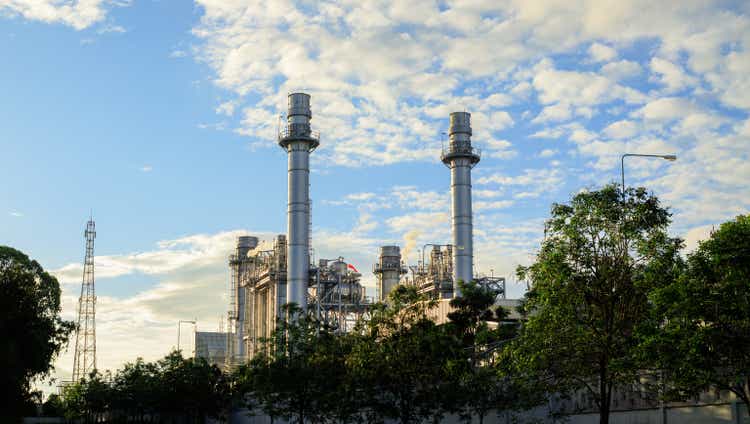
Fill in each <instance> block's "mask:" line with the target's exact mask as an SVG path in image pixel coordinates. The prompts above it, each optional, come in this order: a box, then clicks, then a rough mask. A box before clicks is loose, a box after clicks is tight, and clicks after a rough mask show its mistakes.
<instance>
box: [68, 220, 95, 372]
mask: <svg viewBox="0 0 750 424" xmlns="http://www.w3.org/2000/svg"><path fill="white" fill-rule="evenodd" d="M84 236H85V237H86V259H85V260H84V262H83V281H82V283H81V297H80V298H79V299H78V328H77V329H76V351H75V357H74V359H73V381H75V382H77V381H79V380H80V379H81V378H85V377H87V376H88V375H89V373H90V372H91V371H93V370H94V369H96V294H95V292H94V238H95V237H96V227H95V225H94V219H93V218H90V219H89V221H88V222H87V223H86V231H85V232H84Z"/></svg>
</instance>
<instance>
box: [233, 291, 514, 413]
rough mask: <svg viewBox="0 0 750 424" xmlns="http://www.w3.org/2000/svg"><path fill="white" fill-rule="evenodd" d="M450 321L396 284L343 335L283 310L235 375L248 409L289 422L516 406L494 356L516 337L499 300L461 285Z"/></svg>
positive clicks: (509, 384) (293, 310)
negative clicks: (266, 337)
mask: <svg viewBox="0 0 750 424" xmlns="http://www.w3.org/2000/svg"><path fill="white" fill-rule="evenodd" d="M460 286H461V292H462V297H460V298H456V299H453V300H452V301H451V305H453V307H454V308H455V311H454V312H452V313H450V315H449V318H450V319H451V320H450V322H449V323H447V324H443V325H437V324H436V323H435V322H434V321H433V320H432V319H430V318H429V316H428V310H429V308H431V307H432V306H434V301H428V300H426V299H424V298H422V297H421V296H420V295H419V294H418V293H417V290H416V288H415V287H413V286H398V287H396V288H395V289H394V291H393V292H392V293H391V294H390V296H389V298H388V302H387V303H386V304H378V305H376V306H375V307H374V309H373V310H372V311H371V316H370V318H369V319H367V320H362V321H361V322H359V323H358V324H357V326H356V327H355V330H354V331H352V332H350V333H348V334H341V335H339V334H335V333H334V332H332V331H331V329H329V328H326V327H325V325H323V324H322V323H320V322H317V321H315V320H314V319H313V318H311V317H309V316H307V315H305V314H302V313H301V312H300V311H299V310H298V309H296V308H295V307H294V306H291V307H288V309H287V316H291V317H294V318H293V319H291V320H282V321H280V322H279V325H278V326H277V328H276V331H275V332H274V334H273V336H272V337H271V339H270V340H268V342H267V343H266V345H265V348H264V349H263V351H261V352H260V353H258V354H257V355H256V356H255V357H254V358H253V360H252V361H250V363H248V364H247V365H245V366H243V367H241V368H240V369H239V370H238V371H237V372H236V374H235V379H234V380H235V384H236V386H235V390H236V391H237V392H238V393H243V394H245V397H244V400H245V402H246V406H247V407H248V408H249V409H251V410H255V411H258V412H262V413H264V414H266V415H269V416H271V417H272V418H284V419H286V420H290V421H291V422H296V423H324V422H337V423H352V422H382V421H383V420H385V419H390V420H396V421H398V422H402V423H411V422H421V421H424V420H429V421H432V422H439V421H440V419H441V417H443V416H444V415H446V414H448V413H453V414H459V415H462V416H464V417H466V418H467V419H470V417H480V421H481V420H482V419H483V418H484V417H485V416H486V415H487V414H488V413H489V412H490V411H491V410H492V409H495V408H498V407H500V406H502V405H510V404H511V403H514V402H516V401H517V400H518V396H517V394H518V393H519V391H518V390H519V389H518V388H516V387H513V384H512V382H511V381H510V380H503V379H500V378H498V374H497V371H496V369H495V362H494V361H495V359H496V357H497V355H496V354H495V353H494V352H495V349H496V348H497V346H498V345H499V344H501V343H502V342H504V341H507V340H510V339H512V338H513V337H515V336H516V332H517V327H516V326H515V325H513V324H510V325H503V318H504V317H505V314H506V311H504V310H503V309H502V308H496V307H495V306H494V304H495V300H496V298H497V296H498V294H499V293H498V292H497V291H495V290H493V289H491V288H488V287H484V286H480V285H478V284H477V283H474V282H472V283H468V284H460Z"/></svg>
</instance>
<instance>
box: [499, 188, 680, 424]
mask: <svg viewBox="0 0 750 424" xmlns="http://www.w3.org/2000/svg"><path fill="white" fill-rule="evenodd" d="M551 215H552V216H551V218H550V219H549V220H548V221H547V222H546V225H545V234H546V236H545V238H544V240H543V241H542V244H541V248H540V251H539V253H538V255H537V258H536V260H535V262H534V263H533V264H532V265H530V266H528V267H519V269H518V276H519V278H521V279H525V280H527V281H529V282H530V283H531V288H530V290H529V292H528V293H527V295H526V305H525V310H526V311H527V312H530V314H529V316H528V321H527V322H526V324H525V325H524V326H523V328H522V329H521V332H520V337H519V339H518V340H516V341H515V342H514V343H513V344H514V346H513V349H514V352H513V355H512V360H513V363H514V365H515V366H516V368H517V369H518V370H519V375H520V376H525V377H527V378H528V380H529V381H532V382H533V383H535V384H537V387H538V388H539V389H541V390H544V391H545V392H547V393H556V392H557V393H573V392H576V391H580V390H583V391H586V392H588V393H589V395H590V396H591V398H593V400H594V404H595V405H596V407H597V409H598V411H599V415H600V420H599V422H600V423H602V424H606V423H608V422H609V413H610V405H611V400H612V392H613V389H614V388H615V387H617V386H618V385H621V384H629V383H635V382H637V381H638V377H639V369H640V368H639V365H640V364H639V363H638V362H637V360H636V357H637V355H636V353H637V345H638V340H639V339H638V336H637V333H638V331H640V329H641V327H644V326H648V325H650V324H651V323H652V322H651V320H650V314H651V311H650V304H649V302H648V294H649V293H650V292H651V291H652V290H653V289H655V288H658V287H662V286H664V285H667V284H668V283H669V282H671V281H673V280H674V279H675V278H676V277H677V275H678V274H679V271H680V259H679V249H680V248H681V244H682V243H681V241H680V240H679V239H675V238H670V237H668V235H667V232H666V231H667V227H668V225H669V222H670V214H669V212H668V210H667V209H665V208H664V207H662V206H661V205H660V203H659V200H658V199H657V198H656V197H654V196H653V195H649V194H648V193H647V192H646V190H645V189H644V188H638V189H629V190H628V191H627V192H626V193H622V192H621V191H620V190H619V189H618V188H617V187H616V186H615V185H608V186H605V187H604V188H602V189H601V190H598V191H585V192H581V193H579V194H576V195H575V196H573V198H572V200H571V202H570V203H569V204H554V205H553V207H552V213H551Z"/></svg>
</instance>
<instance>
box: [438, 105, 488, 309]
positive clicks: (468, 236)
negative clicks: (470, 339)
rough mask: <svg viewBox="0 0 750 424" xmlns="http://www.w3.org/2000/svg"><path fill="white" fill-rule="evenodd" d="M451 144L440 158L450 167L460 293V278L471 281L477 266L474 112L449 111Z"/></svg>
mask: <svg viewBox="0 0 750 424" xmlns="http://www.w3.org/2000/svg"><path fill="white" fill-rule="evenodd" d="M449 138H450V139H449V143H448V146H447V147H446V148H444V149H443V152H442V155H441V159H442V161H443V163H444V164H445V165H446V166H448V168H450V170H451V224H452V230H453V296H454V297H458V296H460V295H461V293H460V291H459V289H458V280H463V281H465V282H466V281H471V280H472V279H473V272H472V267H473V265H474V263H473V262H474V246H473V240H472V231H473V229H472V212H471V168H473V167H474V165H476V164H477V163H478V162H479V152H478V151H477V150H476V149H474V148H473V147H471V114H470V113H467V112H453V113H451V114H450V129H449Z"/></svg>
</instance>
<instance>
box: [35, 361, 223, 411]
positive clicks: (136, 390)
mask: <svg viewBox="0 0 750 424" xmlns="http://www.w3.org/2000/svg"><path fill="white" fill-rule="evenodd" d="M55 402H56V403H55V404H53V405H50V408H53V407H54V408H60V409H62V410H63V411H64V413H65V417H66V418H68V419H74V420H79V421H83V422H101V421H105V422H138V423H142V422H190V423H193V422H196V423H197V422H203V421H204V418H205V417H216V418H220V417H224V416H225V415H226V412H227V409H228V406H229V381H228V379H227V377H226V376H225V375H224V374H223V373H222V372H221V370H220V369H219V368H218V367H216V366H215V365H210V364H208V363H207V362H206V361H205V360H204V359H201V358H197V359H196V358H183V357H182V354H181V353H180V352H179V351H173V352H171V353H170V354H168V355H167V356H165V357H164V358H162V359H160V360H159V361H156V362H144V361H143V360H142V359H140V358H139V359H137V360H136V361H135V362H133V363H128V364H125V366H123V367H122V368H121V369H119V370H118V371H117V372H116V373H115V374H114V375H111V374H109V373H107V374H104V375H102V374H100V373H99V372H98V371H93V372H92V373H91V374H90V375H88V376H87V377H86V378H84V379H82V380H81V381H79V382H76V383H73V384H71V385H69V386H67V387H65V389H64V390H63V398H62V401H59V402H58V401H55ZM58 403H59V405H58Z"/></svg>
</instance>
